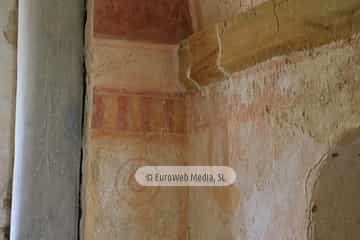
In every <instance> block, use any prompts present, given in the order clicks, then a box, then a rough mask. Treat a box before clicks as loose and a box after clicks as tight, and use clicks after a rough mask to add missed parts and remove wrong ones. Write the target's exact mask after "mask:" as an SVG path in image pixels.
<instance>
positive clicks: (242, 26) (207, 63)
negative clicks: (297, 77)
mask: <svg viewBox="0 0 360 240" xmlns="http://www.w3.org/2000/svg"><path fill="white" fill-rule="evenodd" d="M359 9H360V5H359V2H358V1H357V0H347V1H345V2H344V1H341V0H329V1H327V0H318V1H315V2H314V1H312V0H288V1H278V2H276V1H267V2H265V3H264V4H261V5H260V6H258V7H255V8H253V9H251V10H249V11H246V12H245V13H242V14H240V15H238V16H236V17H235V18H233V19H231V20H228V21H225V22H223V23H219V24H216V25H215V26H212V27H211V28H208V29H206V30H204V31H201V32H197V33H196V34H194V35H193V36H191V37H190V38H189V39H187V41H184V42H183V43H182V46H181V47H180V49H179V55H180V56H183V55H185V56H187V58H189V59H188V60H187V61H180V63H181V64H183V63H185V64H188V65H185V66H184V65H180V73H184V72H186V73H187V74H186V75H184V74H181V77H182V78H181V81H183V82H195V85H196V84H198V85H200V86H203V85H207V84H209V83H210V82H214V81H220V80H222V79H224V78H228V77H229V76H230V75H231V74H233V73H235V72H237V71H241V70H244V69H246V68H249V67H251V66H253V65H255V64H257V63H260V62H262V61H265V60H267V59H269V58H271V57H274V56H281V55H283V54H288V53H291V52H292V51H298V50H304V49H311V48H314V47H318V46H321V45H323V44H327V43H330V42H332V41H335V40H339V39H346V38H349V37H351V36H352V35H353V34H355V33H358V32H360V24H359V22H360V21H359V20H360V11H359ZM199 46H201V47H199ZM188 50H190V51H188ZM184 51H185V52H187V51H188V52H187V53H186V54H184V53H183V52H184ZM183 77H185V79H183ZM186 85H187V86H188V85H191V84H188V83H186Z"/></svg>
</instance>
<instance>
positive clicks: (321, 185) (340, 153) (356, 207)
mask: <svg viewBox="0 0 360 240" xmlns="http://www.w3.org/2000/svg"><path fill="white" fill-rule="evenodd" d="M315 175H316V177H315V180H314V181H313V184H312V191H311V200H310V204H311V205H310V206H309V219H310V220H309V221H310V222H309V229H308V230H309V231H308V239H309V240H339V239H341V240H357V239H360V129H356V130H352V131H350V132H348V133H347V134H345V135H344V137H342V138H341V140H340V141H339V142H338V144H337V145H336V146H334V147H333V148H332V149H331V151H330V152H329V153H328V154H327V155H326V157H325V158H324V160H323V161H321V162H320V164H319V167H318V168H317V170H316V173H315Z"/></svg>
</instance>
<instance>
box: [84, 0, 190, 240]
mask: <svg viewBox="0 0 360 240" xmlns="http://www.w3.org/2000/svg"><path fill="white" fill-rule="evenodd" d="M99 2H100V3H101V1H99ZM125 2H128V3H129V4H130V5H131V4H135V5H136V4H138V3H136V2H131V1H125ZM161 2H163V1H156V2H154V8H156V6H157V5H158V4H160V5H161ZM178 2H180V1H178ZM88 10H89V18H88V23H87V31H86V32H87V38H86V40H87V53H86V58H87V105H86V106H87V114H86V116H87V121H86V123H87V126H86V134H87V136H86V156H85V159H84V169H83V170H84V171H83V173H84V178H83V198H82V199H83V202H82V205H83V218H82V228H83V236H82V237H83V238H82V239H85V240H93V239H94V240H95V239H108V240H111V239H120V238H123V239H128V240H138V239H152V240H156V239H159V240H160V239H179V240H180V239H185V237H184V236H186V234H187V233H186V229H187V228H186V220H187V216H186V214H187V211H186V210H185V209H186V208H187V205H186V203H187V201H186V197H187V195H186V189H174V188H167V189H160V188H143V187H141V186H139V185H138V184H137V183H136V182H135V179H134V173H135V171H136V170H137V168H138V167H140V166H143V165H156V164H159V165H181V164H183V161H184V141H185V130H186V128H185V123H186V121H185V120H186V111H185V98H184V96H183V92H184V88H183V87H182V85H181V84H180V83H179V81H178V77H177V76H178V69H177V65H178V64H177V61H178V60H177V51H176V50H177V49H176V46H175V45H169V44H166V42H165V43H164V44H153V43H151V42H146V41H140V40H124V39H126V36H125V37H124V38H122V36H118V35H116V36H115V37H102V36H99V35H96V34H94V31H93V29H94V21H97V17H96V14H95V13H94V1H89V6H88ZM160 10H161V8H160ZM160 10H159V11H160ZM144 11H147V10H146V9H145V10H144ZM145 15H146V14H145ZM150 15H151V14H150ZM120 24H123V23H120ZM145 24H146V22H145ZM95 30H96V28H95ZM133 30H134V29H133ZM135 30H136V31H137V30H138V29H135ZM130 31H131V29H130ZM145 33H146V32H145ZM130 34H131V33H130ZM147 34H148V35H149V38H151V37H152V35H151V32H150V34H149V33H147ZM145 39H147V38H145ZM157 40H159V39H157Z"/></svg>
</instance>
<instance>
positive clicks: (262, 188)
mask: <svg viewBox="0 0 360 240" xmlns="http://www.w3.org/2000/svg"><path fill="white" fill-rule="evenodd" d="M359 39H360V37H359V36H358V35H357V36H353V37H352V38H351V39H348V40H344V41H339V42H336V43H332V44H330V45H327V46H323V47H321V48H318V49H314V50H310V51H303V52H296V53H292V54H290V55H286V56H281V57H276V58H273V59H271V60H269V61H266V62H264V63H261V64H258V65H256V66H254V67H252V68H249V69H247V70H245V71H242V72H239V73H236V74H234V75H233V76H231V78H230V80H228V81H224V82H222V83H218V84H213V85H210V86H208V87H205V88H203V89H202V91H201V92H200V93H194V94H192V95H191V96H189V97H188V99H187V102H188V103H189V104H188V106H187V107H188V111H189V118H188V120H189V122H188V127H189V131H188V132H189V140H188V151H187V153H188V156H187V159H188V161H189V163H190V164H205V165H229V166H231V167H233V168H234V169H235V171H236V173H237V181H236V183H235V185H234V186H232V187H228V188H223V189H190V193H189V196H190V200H189V226H191V234H190V235H191V239H207V240H212V239H214V240H215V239H224V240H227V239H229V240H230V239H231V240H233V239H249V240H255V239H256V240H257V239H274V240H278V239H317V238H311V237H312V235H311V234H310V233H309V231H310V229H309V225H311V224H310V223H311V222H312V221H314V222H315V224H317V226H318V228H317V230H318V231H317V232H316V233H315V234H317V235H316V236H321V238H324V237H325V238H326V239H358V238H359V235H354V234H358V233H357V232H356V231H355V230H354V229H357V228H356V227H355V226H358V225H357V224H358V216H359V211H358V209H357V207H356V205H357V204H355V203H354V201H356V199H357V194H358V193H356V192H357V190H356V189H358V187H356V180H355V179H356V176H358V175H359V172H358V171H357V172H356V169H358V159H357V158H358V156H357V155H356V152H354V149H355V148H356V147H352V150H350V152H351V154H352V155H351V157H349V156H350V155H349V154H350V153H349V154H347V155H346V154H345V153H341V154H343V155H344V157H343V159H349V158H351V161H350V160H349V161H346V162H347V163H346V164H345V165H341V163H340V164H335V165H334V164H333V165H332V166H331V167H332V168H333V170H332V171H327V172H326V173H323V175H325V177H324V179H325V180H319V182H321V184H319V185H318V187H317V188H316V189H315V194H314V196H313V192H314V183H315V182H317V181H318V180H317V179H318V177H319V175H320V173H319V171H318V166H319V165H320V163H322V162H324V161H325V159H329V158H330V159H332V157H331V154H332V153H333V151H336V150H334V149H336V147H335V146H336V145H337V143H338V141H339V139H341V138H343V136H344V135H346V134H347V133H348V132H349V131H350V132H351V129H356V128H358V127H359V126H360V111H359V104H360V94H359V86H360V81H359V80H360V75H359V73H360V58H359V53H360V44H359ZM350 143H351V141H350ZM353 146H356V145H353ZM348 152H349V151H348ZM346 156H347V157H346ZM344 161H345V160H344ZM351 164H354V165H353V167H352V169H353V170H351V171H350V167H349V166H350V165H351ZM346 166H348V167H347V168H346ZM334 168H336V169H338V170H335V169H334ZM335 173H336V174H335ZM339 175H340V176H339ZM343 175H346V176H343ZM348 175H349V177H347V176H348ZM330 178H334V180H333V181H328V180H329V179H330ZM326 179H328V180H326ZM354 180H355V182H354ZM346 183H347V184H351V183H352V185H351V186H347V187H345V186H346ZM329 184H331V186H332V188H333V190H332V191H331V192H332V194H327V191H329V190H328V189H329ZM320 185H321V186H320ZM323 186H325V189H324V188H321V187H323ZM326 186H327V187H326ZM341 189H344V190H341ZM350 192H351V193H352V194H350ZM343 193H347V194H343ZM339 195H342V196H343V198H342V200H341V199H338V198H337V197H338V196H339ZM351 195H353V199H351ZM346 198H347V199H346ZM312 199H315V200H312ZM318 199H319V200H321V201H322V204H321V206H319V212H320V213H321V212H322V214H320V216H314V217H310V214H309V212H311V209H312V206H313V205H312V203H313V201H317V200H318ZM345 203H347V204H348V206H347V207H346V208H342V207H344V205H346V204H345ZM330 206H331V207H330ZM320 209H321V211H320ZM330 209H336V210H330ZM331 211H333V213H330V212H331ZM324 212H325V213H324ZM336 214H337V215H336ZM335 215H336V216H335ZM331 217H332V218H335V217H337V218H335V219H336V220H331ZM344 220H345V221H344ZM347 223H349V224H350V223H351V224H350V231H349V233H348V234H347V235H346V236H347V238H343V237H344V235H341V234H344V231H347V230H346V227H344V226H345V225H346V224H347ZM334 224H335V226H334ZM209 226H210V227H209ZM331 227H333V229H338V230H337V231H338V232H337V233H338V235H332V234H331V231H333V229H332V228H331ZM351 233H352V235H351ZM308 236H309V238H308ZM334 236H335V238H331V237H334ZM336 236H342V237H340V238H339V237H338V238H336Z"/></svg>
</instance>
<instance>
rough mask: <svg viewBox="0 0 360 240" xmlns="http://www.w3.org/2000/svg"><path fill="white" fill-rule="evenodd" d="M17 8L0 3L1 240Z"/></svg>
mask: <svg viewBox="0 0 360 240" xmlns="http://www.w3.org/2000/svg"><path fill="white" fill-rule="evenodd" d="M16 41H17V6H16V1H15V0H2V1H0V73H1V77H0V130H1V134H0V239H1V240H4V239H8V235H9V218H10V207H11V180H12V166H13V165H12V163H13V133H14V111H15V87H16Z"/></svg>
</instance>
